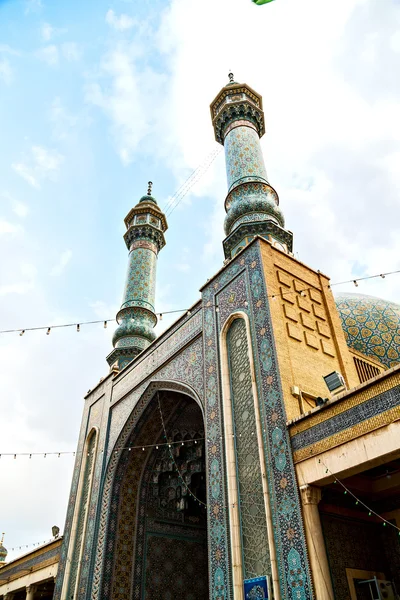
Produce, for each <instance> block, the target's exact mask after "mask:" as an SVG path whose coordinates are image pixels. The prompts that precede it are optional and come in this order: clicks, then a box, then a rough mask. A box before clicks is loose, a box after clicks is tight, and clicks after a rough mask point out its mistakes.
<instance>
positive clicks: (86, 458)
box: [61, 427, 99, 598]
mask: <svg viewBox="0 0 400 600" xmlns="http://www.w3.org/2000/svg"><path fill="white" fill-rule="evenodd" d="M98 437H99V436H98V428H97V427H92V429H91V430H90V431H89V434H88V435H87V437H86V440H85V445H84V451H83V456H82V463H81V471H80V476H79V484H78V489H77V493H76V498H77V501H76V503H75V510H74V516H73V521H72V527H71V536H70V542H69V546H68V554H67V561H66V568H65V575H64V582H63V588H62V593H61V597H62V598H70V597H73V598H75V597H77V596H76V594H77V587H78V584H79V576H80V570H81V561H82V554H83V549H84V545H85V544H84V542H85V534H86V527H87V520H88V504H89V501H90V495H91V491H92V484H93V471H94V468H93V467H94V465H95V462H96V454H97V445H98Z"/></svg>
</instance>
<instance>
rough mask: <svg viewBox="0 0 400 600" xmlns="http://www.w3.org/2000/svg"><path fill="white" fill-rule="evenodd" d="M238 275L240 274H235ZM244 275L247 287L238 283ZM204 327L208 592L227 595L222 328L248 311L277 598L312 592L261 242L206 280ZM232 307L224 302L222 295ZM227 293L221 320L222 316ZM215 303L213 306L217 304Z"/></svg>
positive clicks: (214, 599)
mask: <svg viewBox="0 0 400 600" xmlns="http://www.w3.org/2000/svg"><path fill="white" fill-rule="evenodd" d="M240 275H241V276H240ZM243 277H244V278H245V281H246V295H245V296H244V295H243V293H242V292H241V290H242V289H243ZM202 293H203V307H204V310H203V313H204V315H203V319H204V325H203V332H204V348H205V355H204V356H205V376H206V380H205V389H206V437H207V444H208V450H207V454H208V457H209V460H208V471H209V472H208V478H209V482H210V484H209V485H210V488H211V489H210V491H209V497H208V515H209V516H208V522H209V527H210V531H209V543H210V553H211V554H210V585H211V596H210V598H211V600H225V599H227V598H232V587H231V585H232V582H231V565H230V551H229V521H228V517H227V511H226V505H227V491H226V487H225V483H226V465H225V458H224V455H225V450H224V443H223V439H222V438H223V431H224V429H223V422H222V419H223V414H222V398H221V388H220V381H219V378H218V375H217V374H218V372H219V368H220V355H219V335H220V331H221V328H222V327H223V325H224V323H225V321H226V319H227V318H228V317H229V314H228V312H229V313H230V314H232V313H233V312H235V311H237V310H241V311H243V312H245V313H246V314H247V315H248V317H249V321H250V327H251V337H252V341H253V356H254V367H255V373H256V382H257V388H258V397H259V400H260V413H261V415H260V416H261V427H262V432H263V443H264V452H265V467H266V474H267V481H268V488H269V496H270V502H271V512H272V526H273V533H274V541H275V547H276V557H277V565H278V572H279V579H280V588H281V597H282V600H295V599H296V600H309V599H310V598H313V591H312V585H311V576H310V569H309V565H308V558H307V551H306V542H305V535H304V528H303V521H302V514H301V506H300V499H299V495H298V486H297V480H296V474H295V470H294V465H293V458H292V451H291V447H290V440H289V436H288V431H287V428H286V412H285V406H284V401H283V393H282V388H281V382H280V375H279V370H278V363H277V356H276V350H275V342H274V335H273V330H272V323H271V317H270V312H269V305H268V297H267V290H266V285H265V280H264V273H263V267H262V261H261V252H260V242H259V241H254V242H253V243H252V244H251V245H249V246H248V247H247V248H246V249H245V250H244V251H243V252H242V254H240V255H239V256H238V257H237V258H236V259H234V260H232V262H231V263H229V265H227V267H226V268H225V269H224V270H223V271H222V272H221V273H220V274H218V275H217V276H216V277H215V278H213V279H212V280H211V281H210V282H209V283H208V284H207V286H206V287H205V288H203V290H202ZM227 295H228V297H229V299H230V302H229V308H230V311H228V310H227V309H226V304H225V302H226V297H227ZM220 298H224V310H223V316H224V321H222V319H221V318H220V314H221V311H220V310H219V304H220ZM216 307H217V308H218V311H216Z"/></svg>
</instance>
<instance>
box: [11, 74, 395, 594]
mask: <svg viewBox="0 0 400 600" xmlns="http://www.w3.org/2000/svg"><path fill="white" fill-rule="evenodd" d="M211 119H212V125H213V128H214V133H215V138H216V140H217V142H218V143H220V144H222V145H223V147H224V150H225V159H226V173H227V183H228V192H227V196H226V199H225V210H226V218H225V235H226V237H225V239H224V240H223V242H222V243H223V249H224V255H225V261H224V263H223V265H221V269H220V270H219V271H218V272H217V273H216V274H214V275H213V276H211V277H210V279H208V280H207V282H206V283H205V284H204V286H203V287H202V288H201V290H200V298H199V299H198V300H197V301H196V302H195V303H194V304H193V306H192V307H191V308H190V309H189V310H188V311H187V312H186V313H185V314H184V315H183V316H181V317H180V318H179V319H178V320H177V321H176V322H175V323H174V324H173V325H172V326H171V327H169V329H167V330H166V331H164V333H162V334H161V335H160V336H159V337H157V338H156V335H155V333H154V326H155V325H156V323H157V315H156V313H155V309H154V298H155V286H156V269H157V256H158V253H159V252H160V251H161V250H162V248H163V247H164V245H165V243H166V242H165V232H166V230H167V221H166V218H165V215H164V214H163V212H162V211H161V209H160V208H159V206H158V204H157V201H156V199H155V198H154V197H153V195H152V187H151V184H150V185H149V189H148V193H147V195H145V196H143V197H142V198H141V199H140V200H139V202H138V203H137V204H136V206H135V207H134V208H132V210H131V211H130V212H129V213H128V215H127V216H126V218H125V225H126V233H125V235H124V240H125V243H126V246H127V249H128V251H129V258H128V272H127V277H126V284H125V290H124V294H123V300H122V304H121V308H120V310H119V312H118V314H117V322H118V327H117V329H116V331H115V333H114V337H113V350H112V352H111V353H110V354H109V356H108V357H107V362H108V364H109V367H110V370H109V374H108V375H107V376H106V377H105V378H104V379H103V380H102V381H101V382H100V383H99V384H98V385H97V386H96V387H94V388H93V389H92V390H91V391H89V393H88V394H87V396H86V397H85V407H84V412H83V418H82V426H81V431H80V436H79V443H78V448H77V453H76V464H75V469H74V474H73V480H72V486H71V494H70V500H69V505H68V511H67V517H66V524H65V530H64V536H63V540H62V543H61V542H59V544H61V550H60V548H58V552H59V558H57V568H58V572H57V577H56V579H55V590H54V596H53V597H54V599H55V600H69V599H76V600H78V599H79V600H153V599H156V598H157V599H160V600H178V599H182V600H256V599H263V598H268V599H272V598H273V599H274V600H312V599H315V600H333V599H335V600H348V599H351V600H366V599H371V600H377V599H378V600H379V599H383V598H387V599H389V600H390V599H391V600H394V599H396V598H400V596H399V594H400V535H399V533H400V529H399V528H400V354H399V353H400V307H399V306H397V305H396V304H393V303H390V302H386V301H383V300H380V299H377V298H372V297H368V296H362V295H359V294H342V295H339V296H337V297H336V298H334V296H333V294H332V291H331V288H330V283H329V278H328V277H327V276H326V275H324V274H323V273H321V272H320V271H317V270H315V269H313V268H312V267H309V266H308V265H305V264H303V263H302V262H300V261H299V260H297V259H296V258H295V256H294V255H293V233H292V232H291V231H289V230H288V229H286V228H285V220H284V215H283V211H282V209H281V207H280V203H279V197H278V194H277V192H276V191H275V189H274V188H273V187H272V186H271V184H270V183H269V181H268V178H267V173H266V169H265V165H264V159H263V155H262V151H261V147H260V142H259V140H260V138H261V136H263V135H264V133H265V122H264V112H263V103H262V97H261V96H260V95H259V94H258V93H257V92H255V91H254V90H253V89H252V88H251V87H250V86H248V85H247V84H239V83H237V82H235V81H234V78H233V75H232V74H230V76H229V83H228V84H227V85H226V86H225V87H223V88H222V90H221V91H220V92H219V93H218V95H217V96H216V98H215V99H214V100H213V102H212V103H211ZM3 550H5V549H4V548H1V549H0V560H1V556H3V560H4V558H5V555H4V552H3V554H1V552H2V551H3ZM46 552H47V550H46V549H44V550H43V552H42V555H41V556H42V558H41V560H42V563H45V562H46V560H47V559H46V556H47V555H46ZM49 552H53V555H52V556H54V550H53V549H51V550H49ZM15 562H16V561H13V562H12V563H9V564H8V565H5V566H3V567H2V568H0V598H2V599H3V600H5V599H7V600H10V599H14V600H16V599H19V598H30V599H32V600H36V598H39V597H40V595H38V594H37V593H35V592H33V593H32V594H31V595H30V596H28V589H26V590H25V588H24V587H23V586H21V585H20V586H19V587H18V585H19V582H20V580H19V579H18V577H14V579H13V578H12V577H10V576H8V575H7V570H8V569H10V568H11V569H13V568H14V573H15V565H14V563H15ZM21 568H22V569H23V568H24V567H23V566H22V567H21ZM21 577H22V575H21ZM53 585H54V583H53Z"/></svg>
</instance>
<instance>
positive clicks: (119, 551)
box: [101, 391, 208, 600]
mask: <svg viewBox="0 0 400 600" xmlns="http://www.w3.org/2000/svg"><path fill="white" fill-rule="evenodd" d="M138 446H139V447H138ZM124 447H125V449H124V450H122V451H121V458H120V460H119V464H118V467H117V470H116V475H115V479H114V485H113V491H112V502H111V514H110V519H109V526H108V532H107V543H106V553H107V555H106V563H105V565H104V567H105V568H104V577H103V585H102V594H101V597H102V598H112V599H113V600H153V599H154V598H157V600H175V599H182V600H183V599H185V600H205V599H207V598H208V567H207V565H208V557H207V516H206V475H205V444H204V422H203V415H202V411H201V409H200V407H199V405H198V404H197V403H196V402H195V401H194V400H193V399H192V398H190V397H189V396H187V395H186V394H183V393H180V392H175V391H160V392H156V393H155V395H154V396H153V398H152V400H151V401H150V403H149V404H148V406H147V408H146V409H145V411H144V413H143V415H142V417H141V418H140V420H139V422H138V423H137V425H136V427H135V428H134V430H133V431H132V433H131V435H130V436H129V439H128V443H127V444H124ZM129 448H130V449H129Z"/></svg>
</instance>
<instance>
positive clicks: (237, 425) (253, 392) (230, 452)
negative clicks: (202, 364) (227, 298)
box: [220, 311, 280, 600]
mask: <svg viewBox="0 0 400 600" xmlns="http://www.w3.org/2000/svg"><path fill="white" fill-rule="evenodd" d="M237 334H239V335H237ZM234 336H235V339H234V340H233V337H234ZM233 341H234V342H235V343H234V344H233V343H232V342H233ZM239 342H240V344H242V348H241V355H242V356H241V357H240V356H239V355H238V348H239ZM220 348H221V361H222V406H223V414H224V434H225V455H226V463H227V477H228V498H229V507H230V518H231V528H230V536H231V552H232V565H233V566H234V568H233V583H234V588H235V594H236V595H235V598H236V596H237V598H238V600H241V599H242V598H243V585H242V582H243V579H245V578H249V577H254V576H256V575H257V573H254V572H253V573H249V564H250V563H251V562H253V563H254V561H252V560H248V559H247V560H246V554H247V555H248V554H249V550H250V549H249V548H247V549H246V542H245V536H244V531H245V530H246V529H247V528H248V526H249V528H251V525H250V523H251V522H252V521H253V519H254V515H248V517H246V512H248V510H247V509H246V507H245V508H244V509H243V498H241V493H242V494H243V491H245V492H247V495H249V494H248V492H249V490H246V489H242V490H241V485H242V487H243V488H246V485H245V484H244V482H243V479H244V477H245V474H244V473H243V472H242V471H243V466H242V465H243V458H244V457H243V456H240V454H242V453H243V451H242V452H241V448H240V445H243V444H241V443H240V441H239V440H240V438H242V435H243V436H244V437H243V438H242V439H243V440H244V439H245V437H246V436H247V434H248V433H249V432H248V428H249V424H250V423H251V425H250V427H251V429H253V428H254V430H255V431H254V434H255V435H254V442H253V443H252V446H253V448H252V450H253V451H255V452H256V453H258V459H259V467H260V468H259V483H260V493H259V496H260V498H259V499H260V500H261V502H262V503H263V505H264V509H263V514H262V515H261V514H260V522H261V521H263V520H264V519H265V522H266V533H267V535H266V537H267V540H268V549H267V553H268V555H269V556H268V560H269V562H270V564H271V575H272V579H273V581H274V592H275V595H276V597H277V600H279V598H280V593H279V585H278V582H279V576H278V570H277V563H276V550H275V543H274V536H273V527H272V518H271V507H270V499H269V491H268V483H267V475H266V465H265V455H264V446H263V437H262V427H261V415H260V404H259V399H258V391H257V382H256V375H255V368H254V356H253V347H252V339H251V329H250V322H249V317H248V315H247V314H246V313H245V312H244V311H236V312H234V313H232V314H231V315H230V316H229V318H228V319H227V320H226V322H225V323H224V325H223V327H222V329H221V332H220ZM239 362H242V367H243V373H241V375H240V376H241V377H243V384H242V383H241V384H240V386H238V382H237V381H236V383H235V375H236V373H235V371H236V368H237V366H238V363H239ZM242 385H244V386H245V387H247V392H245V395H246V394H247V396H248V401H249V402H248V406H247V409H248V410H247V411H246V412H248V417H247V424H246V425H244V426H242V424H241V420H240V419H239V411H240V409H241V406H240V404H238V397H239V396H240V391H239V390H240V387H241V386H242ZM251 397H252V398H251ZM242 400H243V398H242V399H241V400H240V401H242ZM251 406H252V407H253V410H254V412H252V411H251V410H250V407H251ZM252 434H253V431H252V432H250V436H252ZM239 436H240V437H239ZM250 439H251V437H250ZM247 487H248V486H247ZM247 502H250V499H249V498H248V499H247ZM250 509H251V507H250V508H249V510H250ZM246 521H247V523H246ZM248 533H249V532H247V542H249V541H250V538H249V536H248ZM252 542H254V540H252ZM252 542H251V541H250V544H251V543H252ZM250 552H251V551H250ZM259 574H266V573H259Z"/></svg>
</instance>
